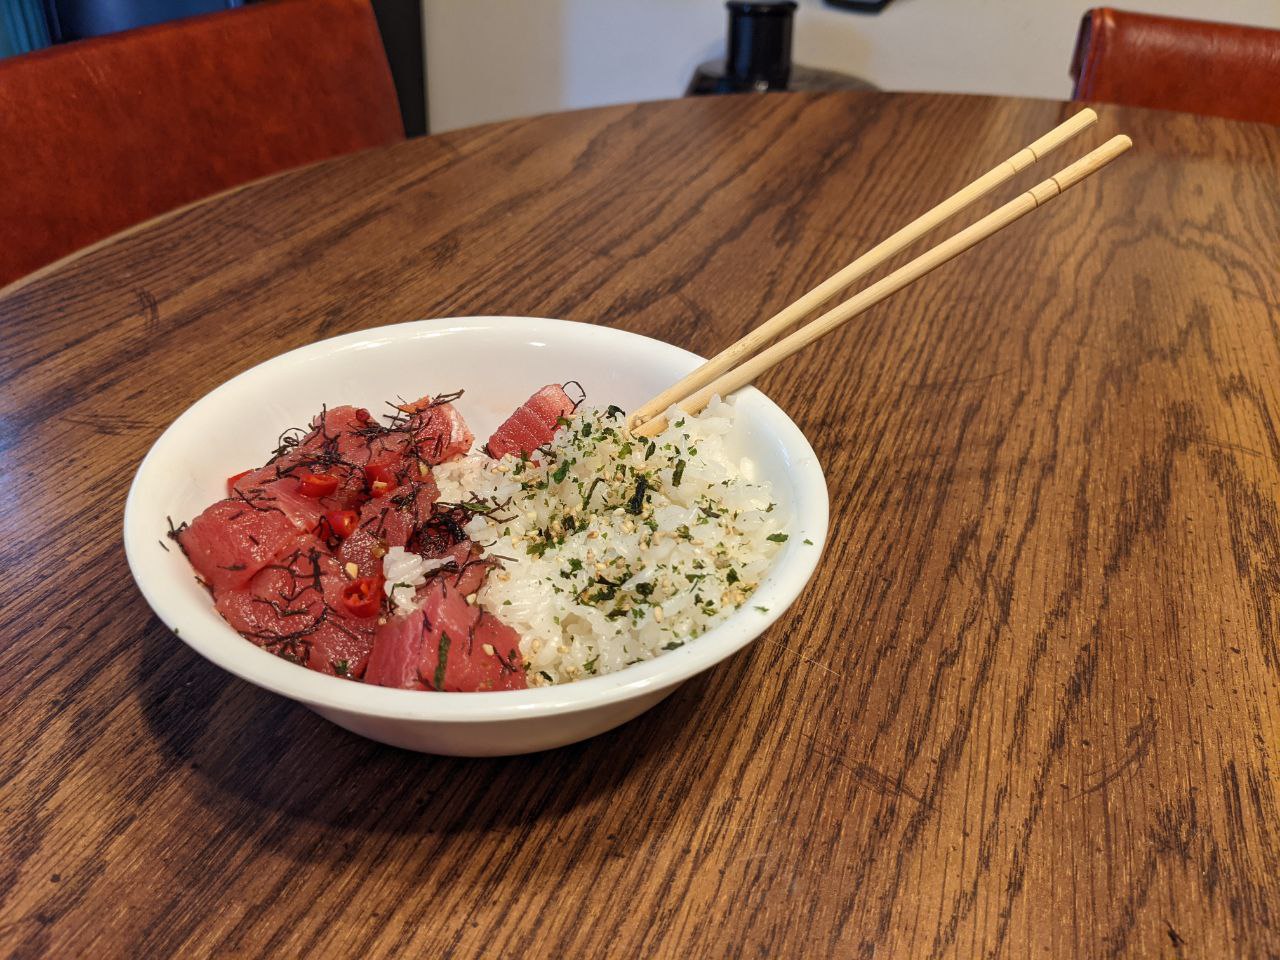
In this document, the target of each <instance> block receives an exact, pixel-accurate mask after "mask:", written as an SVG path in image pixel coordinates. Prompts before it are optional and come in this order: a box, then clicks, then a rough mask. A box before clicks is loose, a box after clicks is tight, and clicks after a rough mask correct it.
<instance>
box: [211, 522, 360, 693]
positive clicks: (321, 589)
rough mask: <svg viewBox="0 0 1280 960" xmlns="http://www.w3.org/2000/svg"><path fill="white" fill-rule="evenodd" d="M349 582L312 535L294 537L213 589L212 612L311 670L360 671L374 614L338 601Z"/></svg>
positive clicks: (345, 673)
mask: <svg viewBox="0 0 1280 960" xmlns="http://www.w3.org/2000/svg"><path fill="white" fill-rule="evenodd" d="M348 582H349V580H348V579H347V577H346V576H344V575H343V573H342V571H341V569H340V567H339V565H338V561H337V560H335V559H334V558H333V557H332V556H330V555H329V554H328V553H327V552H326V551H325V549H324V545H323V544H322V543H321V542H320V541H318V540H316V539H315V538H314V537H295V545H294V547H293V549H292V550H291V551H289V552H288V553H287V554H285V555H284V556H282V557H280V558H279V559H278V560H276V561H275V562H274V563H271V564H268V565H267V566H266V567H264V568H263V569H262V570H260V571H259V572H258V573H257V574H256V575H255V576H254V578H253V579H252V580H251V581H250V582H249V585H248V586H247V587H245V588H242V589H234V590H222V591H218V592H217V593H216V594H215V597H214V604H215V606H216V607H217V609H218V612H219V613H221V614H222V616H223V617H224V618H225V619H226V621H227V622H228V623H229V624H231V626H232V627H234V628H235V629H236V630H237V631H238V632H239V633H241V634H242V635H244V636H245V637H247V638H248V639H250V640H252V641H253V642H254V643H256V644H257V645H258V646H260V647H263V648H265V649H267V650H269V651H270V652H272V653H275V654H278V655H280V656H283V657H285V658H286V659H289V660H292V661H294V662H295V663H304V664H306V665H307V666H309V667H311V668H312V669H313V670H321V671H323V672H325V673H336V674H341V675H343V676H351V677H357V678H358V677H360V676H361V675H362V674H363V672H364V667H365V662H366V660H367V659H368V655H369V650H370V648H371V647H372V645H373V632H374V628H375V627H376V625H377V618H376V617H365V618H360V617H353V616H351V615H350V614H349V612H348V611H347V610H346V609H345V606H344V605H343V603H342V590H343V587H345V586H346V584H347V583H348Z"/></svg>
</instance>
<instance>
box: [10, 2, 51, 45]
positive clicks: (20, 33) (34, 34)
mask: <svg viewBox="0 0 1280 960" xmlns="http://www.w3.org/2000/svg"><path fill="white" fill-rule="evenodd" d="M48 45H49V26H48V24H47V23H46V22H45V19H44V8H43V6H41V4H40V0H0V57H8V56H12V55H13V54H15V53H26V52H27V51H28V50H39V49H40V48H41V47H47V46H48Z"/></svg>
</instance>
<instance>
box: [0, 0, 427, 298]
mask: <svg viewBox="0 0 1280 960" xmlns="http://www.w3.org/2000/svg"><path fill="white" fill-rule="evenodd" d="M403 137H404V130H403V127H402V126H401V121H400V114H399V109H398V106H397V102H396V95H395V88H394V86H393V85H392V81H391V73H390V70H389V68H388V66H387V61H386V55H385V54H384V52H383V48H382V42H381V39H380V37H379V34H378V29H377V24H376V22H375V21H374V17H373V11H372V9H371V8H370V6H369V3H368V0H278V2H274V3H266V4H260V5H254V6H249V7H244V8H240V9H235V10H228V11H226V12H220V13H215V14H211V15H209V16H203V17H194V18H191V19H188V20H181V21H176V22H173V23H167V24H161V25H158V26H154V27H147V28H144V29H140V30H131V31H127V32H124V33H118V34H113V35H111V36H106V37H102V38H99V39H94V40H85V41H80V42H76V43H70V44H66V45H63V46H58V47H52V48H49V49H47V50H42V51H39V52H37V53H33V54H27V55H25V56H19V57H14V58H11V59H8V60H0V184H3V185H4V188H3V190H0V285H3V284H4V283H6V282H8V281H10V280H13V279H15V278H17V277H20V276H22V275H23V274H25V273H28V272H30V271H32V270H34V269H36V268H38V267H40V266H43V265H45V264H47V263H50V262H52V261H53V260H56V259H58V258H59V257H62V256H64V255H66V254H68V253H71V252H72V251H74V250H76V249H78V248H80V247H83V246H85V245H86V244H89V243H92V242H94V241H96V240H99V239H101V238H103V237H106V236H108V235H110V234H112V233H115V232H117V231H119V230H121V229H124V228H125V227H128V226H131V225H133V224H136V223H139V222H141V221H143V220H145V219H147V218H149V217H152V216H155V215H157V214H160V213H163V212H165V211H167V210H171V209H173V208H175V207H178V206H181V205H183V204H186V203H189V202H191V201H193V200H197V199H199V198H201V197H204V196H208V195H209V194H211V193H216V192H218V191H220V190H225V189H227V188H229V187H233V186H236V185H238V184H242V183H245V182H247V181H250V180H253V179H256V178H259V177H263V176H266V175H267V174H271V173H275V172H277V171H280V170H284V169H287V168H289V167H296V166H299V165H302V164H306V163H311V162H313V161H316V160H321V159H324V158H326V157H331V156H335V155H338V154H343V153H348V152H351V151H354V150H360V149H362V148H366V147H373V146H377V145H381V144H386V143H391V142H394V141H396V140H400V139H403Z"/></svg>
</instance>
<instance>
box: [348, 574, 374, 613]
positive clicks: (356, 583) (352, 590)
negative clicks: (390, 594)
mask: <svg viewBox="0 0 1280 960" xmlns="http://www.w3.org/2000/svg"><path fill="white" fill-rule="evenodd" d="M342 605H343V606H344V607H346V608H347V612H348V613H349V614H351V615H352V616H353V617H372V616H376V615H377V613H378V611H379V610H380V609H382V578H381V577H361V578H360V579H358V580H352V581H351V582H350V583H348V584H347V585H346V586H345V587H343V588H342Z"/></svg>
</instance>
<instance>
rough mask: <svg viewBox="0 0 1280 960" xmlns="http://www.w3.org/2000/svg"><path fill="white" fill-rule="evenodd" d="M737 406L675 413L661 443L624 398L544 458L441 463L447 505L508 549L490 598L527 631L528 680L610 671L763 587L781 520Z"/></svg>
mask: <svg viewBox="0 0 1280 960" xmlns="http://www.w3.org/2000/svg"><path fill="white" fill-rule="evenodd" d="M733 414H734V411H733V406H732V404H730V403H723V402H720V401H719V400H715V401H713V402H712V404H711V406H709V407H708V408H707V410H706V411H704V412H703V413H702V414H699V415H697V416H690V415H688V414H684V413H681V412H680V411H676V410H673V411H671V413H670V416H669V418H668V419H669V426H668V428H667V429H666V430H665V431H664V432H663V433H661V434H659V435H658V436H656V437H654V438H653V439H652V440H651V441H645V440H642V439H639V438H634V437H629V436H627V435H625V434H624V433H623V431H622V425H623V415H622V411H621V410H619V409H618V408H617V407H609V408H607V409H603V410H601V409H588V410H585V411H582V412H579V413H578V414H576V415H575V416H574V417H573V418H572V419H571V420H569V422H568V423H567V425H566V426H565V427H564V428H563V429H561V430H560V431H559V432H558V433H557V436H556V438H555V440H554V441H553V442H552V443H551V444H550V445H548V446H547V447H544V448H542V450H541V451H540V452H539V454H538V455H537V457H536V458H535V459H532V460H527V461H521V460H519V459H516V458H515V457H513V456H507V457H504V458H503V459H502V460H500V461H494V460H492V459H490V458H489V457H487V456H485V455H484V454H482V453H472V454H468V455H467V456H466V457H464V458H462V459H460V460H456V461H453V462H451V463H447V464H443V465H441V466H439V467H437V468H435V471H434V472H435V478H436V482H437V483H438V484H439V486H440V491H441V501H442V502H453V503H459V504H462V505H463V506H466V507H468V508H469V509H471V510H472V511H473V516H472V519H471V520H470V521H469V522H468V524H467V527H466V530H467V533H468V535H469V536H470V537H471V538H472V539H474V540H476V541H477V542H479V543H481V544H483V545H484V546H485V547H486V553H487V554H488V555H490V556H497V557H500V558H502V568H501V569H499V570H497V571H495V572H494V573H493V574H492V575H491V576H490V577H489V578H488V580H487V582H486V584H485V586H484V587H483V588H482V589H481V591H480V594H479V598H478V599H479V602H480V604H481V605H482V606H484V607H485V608H486V609H488V610H489V611H491V612H492V613H493V614H495V615H496V616H497V617H499V618H500V619H501V620H502V621H503V622H505V623H507V624H508V625H509V626H511V627H512V628H514V629H515V630H516V631H517V632H518V633H519V634H520V636H521V638H522V641H521V653H522V654H523V655H524V658H525V662H526V664H527V667H528V679H529V683H530V685H532V686H541V685H545V684H549V683H561V682H564V681H569V680H578V679H582V678H583V677H588V676H593V675H598V674H605V673H610V672H612V671H614V670H620V669H622V668H623V667H626V666H629V665H630V664H633V663H638V662H639V661H641V660H647V659H649V658H651V657H655V656H657V655H659V654H661V653H663V652H664V651H668V650H674V649H676V648H677V647H680V646H682V645H683V644H685V643H687V642H689V641H691V640H693V639H695V638H696V637H698V636H700V635H701V634H703V633H705V632H706V631H707V630H709V629H710V628H711V627H713V626H715V625H716V624H717V623H719V622H720V621H722V620H723V619H725V617H727V616H728V615H729V614H730V613H731V612H732V611H733V610H735V609H736V608H737V607H739V606H740V605H742V604H743V603H744V602H745V601H746V599H747V598H748V597H749V596H750V595H751V593H752V592H753V591H754V590H755V589H756V587H757V586H758V584H759V582H760V580H761V579H762V578H763V576H764V574H765V572H766V570H767V569H768V567H769V564H770V562H771V560H772V558H773V556H774V554H775V553H776V552H777V550H778V547H779V544H780V543H782V542H783V541H785V540H786V539H787V537H786V534H785V532H784V523H785V518H783V517H781V516H779V513H780V511H777V510H775V503H774V500H773V495H772V490H771V488H770V485H769V484H768V483H767V482H765V481H762V480H758V479H756V476H755V465H754V464H753V463H752V462H751V460H749V459H747V458H742V457H738V456H736V455H735V453H734V449H735V447H736V446H737V439H736V438H735V430H736V428H735V425H734V415H733Z"/></svg>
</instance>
